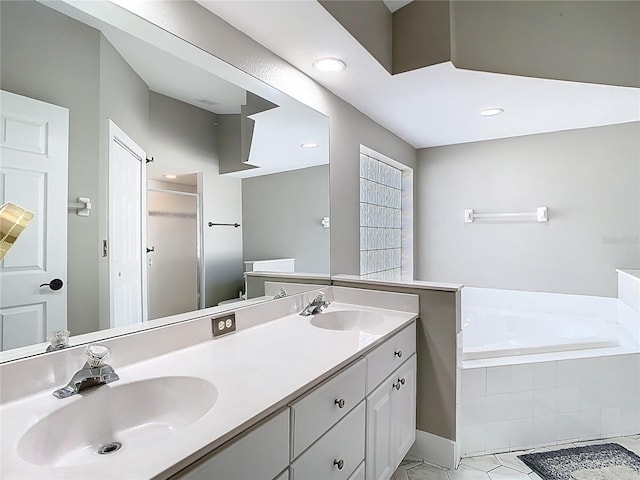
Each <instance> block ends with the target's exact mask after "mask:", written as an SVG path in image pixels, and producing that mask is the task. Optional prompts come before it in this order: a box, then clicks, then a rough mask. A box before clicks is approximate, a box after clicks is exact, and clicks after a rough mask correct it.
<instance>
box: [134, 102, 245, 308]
mask: <svg viewBox="0 0 640 480" xmlns="http://www.w3.org/2000/svg"><path fill="white" fill-rule="evenodd" d="M216 122H217V116H216V115H215V114H213V113H211V112H208V111H206V110H202V109H200V108H197V107H194V106H191V105H187V104H186V103H183V102H180V101H178V100H174V99H172V98H169V97H166V96H164V95H160V94H158V93H154V92H151V93H150V94H149V137H150V138H149V150H148V151H147V155H149V156H153V157H154V158H155V161H154V162H153V163H151V164H149V169H148V170H147V174H148V176H149V178H157V177H159V176H160V175H163V174H165V173H173V174H177V175H186V174H190V173H198V172H202V179H203V182H202V183H203V221H204V224H205V227H204V250H205V258H204V261H205V276H206V282H205V303H206V306H211V305H216V304H217V303H218V302H220V301H222V300H228V299H230V298H235V297H237V296H238V291H239V290H241V289H242V287H243V281H242V272H243V265H242V229H236V228H228V227H227V228H225V227H218V228H216V227H213V228H208V227H206V224H207V222H219V223H234V222H238V223H242V222H241V219H242V193H241V185H242V184H241V180H240V179H238V178H231V177H221V176H220V175H219V174H218V168H219V167H218V166H219V162H218V151H217V143H218V140H217V135H216V127H215V124H216Z"/></svg>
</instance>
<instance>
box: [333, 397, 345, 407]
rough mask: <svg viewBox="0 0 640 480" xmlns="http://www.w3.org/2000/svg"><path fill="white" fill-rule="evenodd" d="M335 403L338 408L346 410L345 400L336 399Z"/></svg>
mask: <svg viewBox="0 0 640 480" xmlns="http://www.w3.org/2000/svg"><path fill="white" fill-rule="evenodd" d="M333 403H335V404H336V405H338V408H344V398H341V399H340V400H338V399H336V401H335V402H333Z"/></svg>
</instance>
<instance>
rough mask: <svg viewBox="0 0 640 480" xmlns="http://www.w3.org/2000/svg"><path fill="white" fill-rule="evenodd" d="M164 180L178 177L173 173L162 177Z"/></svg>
mask: <svg viewBox="0 0 640 480" xmlns="http://www.w3.org/2000/svg"><path fill="white" fill-rule="evenodd" d="M163 177H164V178H168V179H169V180H173V179H174V178H177V177H178V176H177V175H176V174H174V173H167V174H166V175H163Z"/></svg>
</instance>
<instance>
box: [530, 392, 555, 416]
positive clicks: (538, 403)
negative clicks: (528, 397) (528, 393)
mask: <svg viewBox="0 0 640 480" xmlns="http://www.w3.org/2000/svg"><path fill="white" fill-rule="evenodd" d="M557 405H558V400H557V392H556V389H555V388H541V389H537V390H535V391H534V392H533V415H534V417H541V416H545V415H555V414H556V413H557V411H558V409H557Z"/></svg>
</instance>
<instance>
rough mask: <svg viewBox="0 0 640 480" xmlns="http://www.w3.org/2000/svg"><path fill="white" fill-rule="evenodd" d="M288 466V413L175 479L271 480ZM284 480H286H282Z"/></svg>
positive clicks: (287, 411)
mask: <svg viewBox="0 0 640 480" xmlns="http://www.w3.org/2000/svg"><path fill="white" fill-rule="evenodd" d="M288 464H289V409H288V408H286V409H284V410H283V411H282V412H280V413H278V414H276V415H275V416H273V417H271V418H270V419H268V420H267V421H266V422H263V423H261V424H259V425H258V427H256V428H254V429H252V430H250V431H249V432H248V433H245V434H242V437H241V438H240V439H238V440H235V441H233V442H232V443H231V444H230V445H228V446H226V447H222V448H221V449H220V450H216V451H215V452H213V453H211V454H210V455H207V456H206V457H205V458H204V459H202V460H199V461H198V462H196V463H195V464H194V465H193V466H192V467H189V469H188V470H186V471H185V472H184V473H182V472H181V473H179V474H178V475H177V476H176V477H175V478H179V479H181V480H185V479H189V480H210V479H212V478H221V479H222V478H223V479H224V480H247V479H249V478H250V479H251V480H273V479H274V478H276V476H277V475H278V474H280V473H281V472H282V471H283V470H284V469H285V468H286V467H287V465H288ZM285 478H286V477H285Z"/></svg>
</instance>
